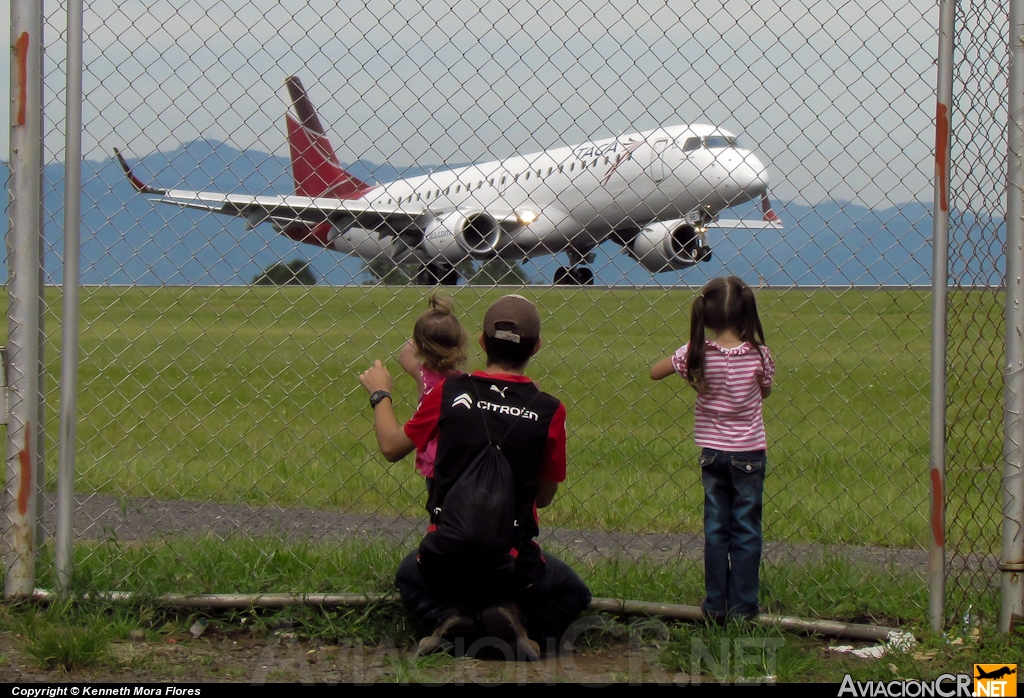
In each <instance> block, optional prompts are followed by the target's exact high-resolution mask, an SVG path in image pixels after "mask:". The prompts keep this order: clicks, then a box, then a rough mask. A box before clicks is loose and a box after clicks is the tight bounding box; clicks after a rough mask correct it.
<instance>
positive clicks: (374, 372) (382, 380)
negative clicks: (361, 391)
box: [359, 359, 391, 394]
mask: <svg viewBox="0 0 1024 698" xmlns="http://www.w3.org/2000/svg"><path fill="white" fill-rule="evenodd" d="M359 382H360V383H362V384H363V387H364V388H366V392H368V393H371V394H372V393H375V392H377V391H378V390H386V391H387V392H389V393H390V392H391V374H390V373H388V370H387V369H386V368H384V364H382V363H381V362H380V360H379V359H378V360H377V361H374V362H373V366H371V367H370V368H368V369H366V370H365V371H363V372H362V373H361V374H359Z"/></svg>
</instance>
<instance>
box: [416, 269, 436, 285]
mask: <svg viewBox="0 0 1024 698" xmlns="http://www.w3.org/2000/svg"><path fill="white" fill-rule="evenodd" d="M437 271H438V270H437V268H436V267H434V265H432V264H424V265H423V266H422V267H420V270H419V272H417V274H416V278H415V280H414V283H415V284H416V285H417V286H436V285H437V283H438V274H437Z"/></svg>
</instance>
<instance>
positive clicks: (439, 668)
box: [0, 633, 691, 684]
mask: <svg viewBox="0 0 1024 698" xmlns="http://www.w3.org/2000/svg"><path fill="white" fill-rule="evenodd" d="M168 640H172V642H168ZM659 655H660V650H659V649H658V648H657V647H656V646H648V647H631V646H629V645H628V644H626V643H623V644H612V645H611V646H607V647H601V648H595V649H584V650H578V651H576V652H574V653H572V654H567V655H556V656H551V657H547V658H544V659H542V660H541V661H539V662H535V663H531V662H515V661H506V660H504V659H500V658H498V659H468V658H462V659H456V658H453V657H450V656H448V655H434V656H432V657H426V658H420V659H413V658H412V657H411V656H410V654H409V652H408V650H407V648H396V647H395V646H394V645H393V644H391V643H390V642H388V641H384V642H382V643H380V644H378V645H376V646H372V647H364V646H362V645H359V644H357V643H344V642H343V643H339V644H323V643H317V642H309V641H303V640H299V639H296V638H295V637H292V636H291V635H290V634H289V633H283V634H276V635H275V636H272V637H271V638H270V639H255V638H247V637H232V636H218V637H210V638H206V637H201V638H199V639H194V638H191V637H188V638H180V639H179V638H173V637H172V638H161V639H160V640H157V641H150V642H144V641H139V642H120V643H114V644H112V645H111V651H110V656H109V658H108V659H107V660H105V661H104V662H103V663H102V664H101V665H99V666H97V667H94V668H90V669H87V670H81V671H72V672H58V671H45V670H41V669H39V668H38V665H37V663H36V662H35V660H34V659H33V658H32V657H30V656H28V655H27V654H26V652H25V651H24V649H23V648H22V646H21V642H20V640H19V639H18V638H16V637H12V636H3V637H0V682H6V683H18V682H21V683H25V682H82V683H119V682H127V683H166V682H178V683H191V682H210V683H221V682H232V683H253V684H263V683H279V682H282V683H302V684H353V683H355V684H359V683H399V684H402V683H455V684H459V683H467V684H478V683H516V684H519V683H522V684H534V683H543V684H554V683H563V682H571V683H585V684H609V683H651V682H657V683H664V684H671V683H675V684H688V683H691V677H690V676H689V675H686V674H680V673H678V672H674V671H669V670H666V669H665V668H664V667H662V666H661V665H660V663H659V662H658V656H659Z"/></svg>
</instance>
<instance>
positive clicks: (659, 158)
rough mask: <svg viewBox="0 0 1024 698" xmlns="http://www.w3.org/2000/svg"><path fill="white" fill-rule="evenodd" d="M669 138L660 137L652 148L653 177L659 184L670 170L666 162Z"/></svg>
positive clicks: (651, 171)
mask: <svg viewBox="0 0 1024 698" xmlns="http://www.w3.org/2000/svg"><path fill="white" fill-rule="evenodd" d="M668 143H669V139H668V138H659V139H658V140H656V141H655V142H654V147H653V148H652V149H651V167H650V173H651V179H653V180H654V183H655V184H657V183H658V182H661V180H663V179H665V174H666V172H667V171H668V167H667V166H666V163H665V151H666V150H668Z"/></svg>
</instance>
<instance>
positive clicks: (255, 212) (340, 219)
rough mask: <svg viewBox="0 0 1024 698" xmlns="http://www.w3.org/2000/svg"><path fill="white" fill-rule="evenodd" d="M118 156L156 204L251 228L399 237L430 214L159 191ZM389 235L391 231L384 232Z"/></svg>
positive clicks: (411, 207)
mask: <svg viewBox="0 0 1024 698" xmlns="http://www.w3.org/2000/svg"><path fill="white" fill-rule="evenodd" d="M114 155H115V157H116V158H117V160H118V162H119V163H120V165H121V168H122V169H123V170H124V173H125V175H127V177H128V180H129V181H130V182H131V184H132V186H133V187H135V189H136V190H137V191H139V192H140V193H142V194H148V195H150V196H153V197H157V198H156V199H155V201H157V203H163V204H173V205H175V206H180V207H181V208H190V209H194V210H198V211H208V212H210V213H219V214H223V215H228V216H237V217H239V218H244V219H245V221H246V223H247V224H248V225H249V227H255V226H256V225H258V224H260V223H264V222H270V223H272V224H274V225H275V226H278V227H279V229H284V228H287V227H288V226H290V225H296V224H299V225H307V226H308V225H316V224H319V223H324V222H331V223H335V224H348V223H351V224H353V225H356V226H358V227H360V228H365V229H367V230H379V229H381V228H388V229H390V231H392V232H394V233H395V234H397V233H399V232H401V231H403V230H406V229H408V228H411V227H422V225H423V220H422V219H423V218H424V217H425V216H429V215H430V212H429V211H428V210H427V208H426V207H425V206H423V205H422V204H420V203H411V202H410V203H408V204H402V205H399V206H378V205H368V204H365V203H359V202H355V201H346V200H341V199H336V198H322V197H310V196H249V195H244V194H242V195H239V194H217V193H210V192H198V191H188V190H184V189H158V188H157V187H152V186H150V185H148V184H145V183H144V182H142V181H141V180H140V179H139V178H138V177H136V176H135V175H134V174H133V173H132V170H131V168H130V167H129V166H128V163H127V162H126V161H125V159H124V156H122V155H121V153H120V151H118V150H117V149H116V148H115V149H114ZM384 232H388V231H384Z"/></svg>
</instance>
